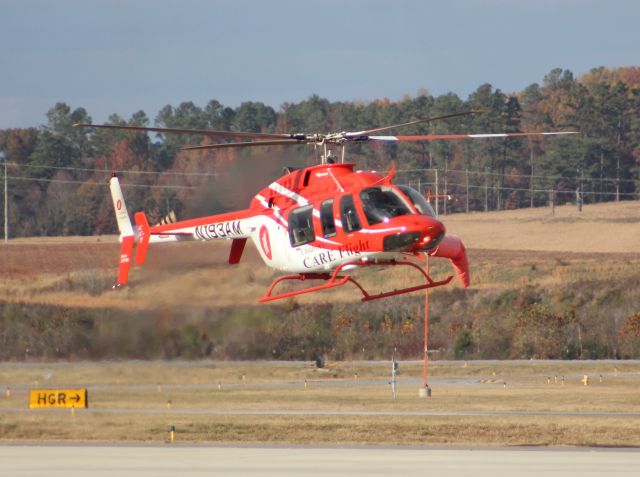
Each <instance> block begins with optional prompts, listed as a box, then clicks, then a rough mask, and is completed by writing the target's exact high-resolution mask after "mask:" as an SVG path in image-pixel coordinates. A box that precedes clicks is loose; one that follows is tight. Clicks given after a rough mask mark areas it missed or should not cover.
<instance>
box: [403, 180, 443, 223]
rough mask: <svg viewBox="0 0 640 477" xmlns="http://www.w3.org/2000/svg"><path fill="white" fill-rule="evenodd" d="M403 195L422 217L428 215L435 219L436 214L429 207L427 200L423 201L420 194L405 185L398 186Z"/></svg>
mask: <svg viewBox="0 0 640 477" xmlns="http://www.w3.org/2000/svg"><path fill="white" fill-rule="evenodd" d="M398 189H400V190H401V191H402V192H404V195H406V196H407V198H408V199H409V200H410V201H411V203H412V204H413V206H414V207H415V208H416V209H417V210H418V212H420V213H421V214H422V215H428V216H429V217H435V216H436V212H435V211H434V210H433V207H431V204H430V203H429V201H428V200H427V199H425V198H424V197H423V196H422V194H420V192H418V191H417V190H415V189H414V188H413V187H409V186H407V185H401V186H398Z"/></svg>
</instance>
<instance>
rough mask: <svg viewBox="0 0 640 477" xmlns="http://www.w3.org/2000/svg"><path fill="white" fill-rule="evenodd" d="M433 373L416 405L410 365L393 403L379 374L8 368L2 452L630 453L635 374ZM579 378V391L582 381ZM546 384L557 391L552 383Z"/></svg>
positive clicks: (605, 369) (543, 370) (488, 368)
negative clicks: (30, 403)
mask: <svg viewBox="0 0 640 477" xmlns="http://www.w3.org/2000/svg"><path fill="white" fill-rule="evenodd" d="M431 370H432V375H433V376H434V377H433V378H432V383H433V382H434V381H436V382H439V383H440V384H437V385H435V386H434V390H433V396H432V397H431V398H429V399H421V398H419V397H418V393H417V387H418V384H417V383H416V381H411V382H407V381H406V379H407V378H409V377H417V376H419V375H420V373H419V366H418V365H417V364H404V363H403V364H401V374H400V379H401V381H400V385H399V394H398V398H397V399H396V400H395V401H394V400H392V399H391V394H390V389H389V385H388V383H387V380H388V377H387V376H386V373H387V372H388V363H373V364H372V363H335V364H332V365H331V366H330V369H329V370H314V369H313V368H312V367H311V366H309V365H307V364H304V363H281V364H260V363H243V364H222V365H219V364H216V363H193V364H192V365H189V364H185V363H182V364H175V363H167V364H166V365H165V364H162V363H148V364H145V363H112V364H107V363H102V364H96V365H91V364H86V363H83V364H79V365H54V366H44V365H42V366H40V365H29V366H26V365H8V364H7V365H3V366H2V367H0V373H1V374H0V383H2V384H0V385H2V386H6V385H10V386H12V393H11V396H9V397H7V396H2V397H0V441H5V442H8V441H11V442H15V441H60V440H64V441H101V442H119V441H134V442H162V441H164V440H166V438H167V435H168V434H167V431H168V428H169V426H171V425H174V426H176V428H177V432H178V441H182V442H227V443H254V442H260V443H265V442H273V443H314V444H321V443H332V444H347V443H348V444H359V443H368V444H373V443H377V444H380V443H384V444H398V445H400V444H459V445H486V444H489V445H577V446H581V445H601V446H609V445H616V446H640V417H638V413H640V395H638V393H637V389H638V381H639V380H640V364H638V363H637V362H632V363H615V364H612V363H610V362H607V363H597V362H588V363H581V362H563V363H555V362H549V363H546V362H539V363H515V364H514V363H482V364H478V365H474V364H470V365H469V366H467V367H464V366H463V365H462V364H460V363H455V364H444V363H440V364H434V365H433V366H432V368H431ZM585 372H586V373H589V374H590V375H591V384H590V385H589V386H584V385H582V384H581V383H580V378H581V377H582V374H583V373H585ZM355 373H357V374H358V378H357V379H355V376H354V374H355ZM494 373H495V376H494ZM599 374H603V381H602V382H600V380H599ZM555 375H557V376H559V378H560V377H561V376H565V384H561V381H560V379H559V380H558V382H557V383H554V380H553V377H554V376H555ZM243 376H244V377H245V378H244V379H243ZM547 376H550V377H551V384H547ZM456 378H457V379H456ZM305 379H306V380H307V386H306V387H305V385H304V381H305ZM403 379H404V380H403ZM438 380H439V381H438ZM218 381H220V382H222V383H223V384H222V389H219V388H218V386H217V382H218ZM505 381H506V382H507V385H506V387H505V386H504V385H503V382H505ZM33 386H40V387H62V386H69V387H81V386H88V387H89V389H90V393H89V400H90V405H91V409H90V410H89V411H76V412H75V413H74V414H73V415H72V414H71V413H70V411H68V410H65V411H29V410H27V405H26V403H27V398H26V395H27V388H28V387H33ZM169 400H170V401H171V403H172V405H171V409H170V410H169V409H167V402H168V401H169ZM291 411H296V412H297V414H287V412H291ZM256 412H258V413H259V414H255V413H256ZM367 412H370V414H363V413H367ZM416 412H417V413H418V414H415V413H416ZM513 412H515V413H522V415H512V414H509V413H513ZM380 413H387V414H393V413H396V414H395V415H382V414H380ZM407 413H409V414H411V413H413V415H407ZM420 413H423V414H422V415H421V414H420ZM424 413H426V414H424ZM483 413H494V414H495V415H483ZM536 413H538V414H539V415H536ZM571 413H583V414H574V415H571ZM594 413H596V414H595V415H594ZM598 413H600V414H606V413H614V414H613V415H612V416H606V415H597V414H598ZM620 413H633V414H632V415H630V416H621V415H620ZM429 414H430V415H429Z"/></svg>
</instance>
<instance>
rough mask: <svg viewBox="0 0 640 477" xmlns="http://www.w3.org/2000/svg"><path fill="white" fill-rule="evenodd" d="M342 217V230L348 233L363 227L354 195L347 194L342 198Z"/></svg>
mask: <svg viewBox="0 0 640 477" xmlns="http://www.w3.org/2000/svg"><path fill="white" fill-rule="evenodd" d="M340 217H341V218H342V230H344V231H345V232H346V233H350V232H355V231H357V230H360V229H361V228H362V225H360V218H358V212H357V211H356V205H355V204H354V202H353V196H351V195H345V196H343V197H342V199H340Z"/></svg>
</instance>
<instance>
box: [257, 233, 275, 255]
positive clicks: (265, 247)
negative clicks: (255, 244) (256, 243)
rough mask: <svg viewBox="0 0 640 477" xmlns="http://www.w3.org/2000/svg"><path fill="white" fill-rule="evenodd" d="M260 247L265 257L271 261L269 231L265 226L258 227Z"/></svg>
mask: <svg viewBox="0 0 640 477" xmlns="http://www.w3.org/2000/svg"><path fill="white" fill-rule="evenodd" d="M259 238H260V246H261V247H262V251H263V252H264V254H265V255H266V256H267V258H268V259H269V260H271V259H272V256H271V241H270V240H269V231H268V230H267V226H266V225H263V226H262V227H260V234H259Z"/></svg>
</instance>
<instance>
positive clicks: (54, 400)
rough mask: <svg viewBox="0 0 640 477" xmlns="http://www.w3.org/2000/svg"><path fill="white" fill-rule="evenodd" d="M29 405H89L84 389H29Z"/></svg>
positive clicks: (38, 406)
mask: <svg viewBox="0 0 640 477" xmlns="http://www.w3.org/2000/svg"><path fill="white" fill-rule="evenodd" d="M29 407H30V408H31V409H34V408H50V407H75V408H86V407H89V399H88V397H87V390H86V389H32V390H30V391H29Z"/></svg>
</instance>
